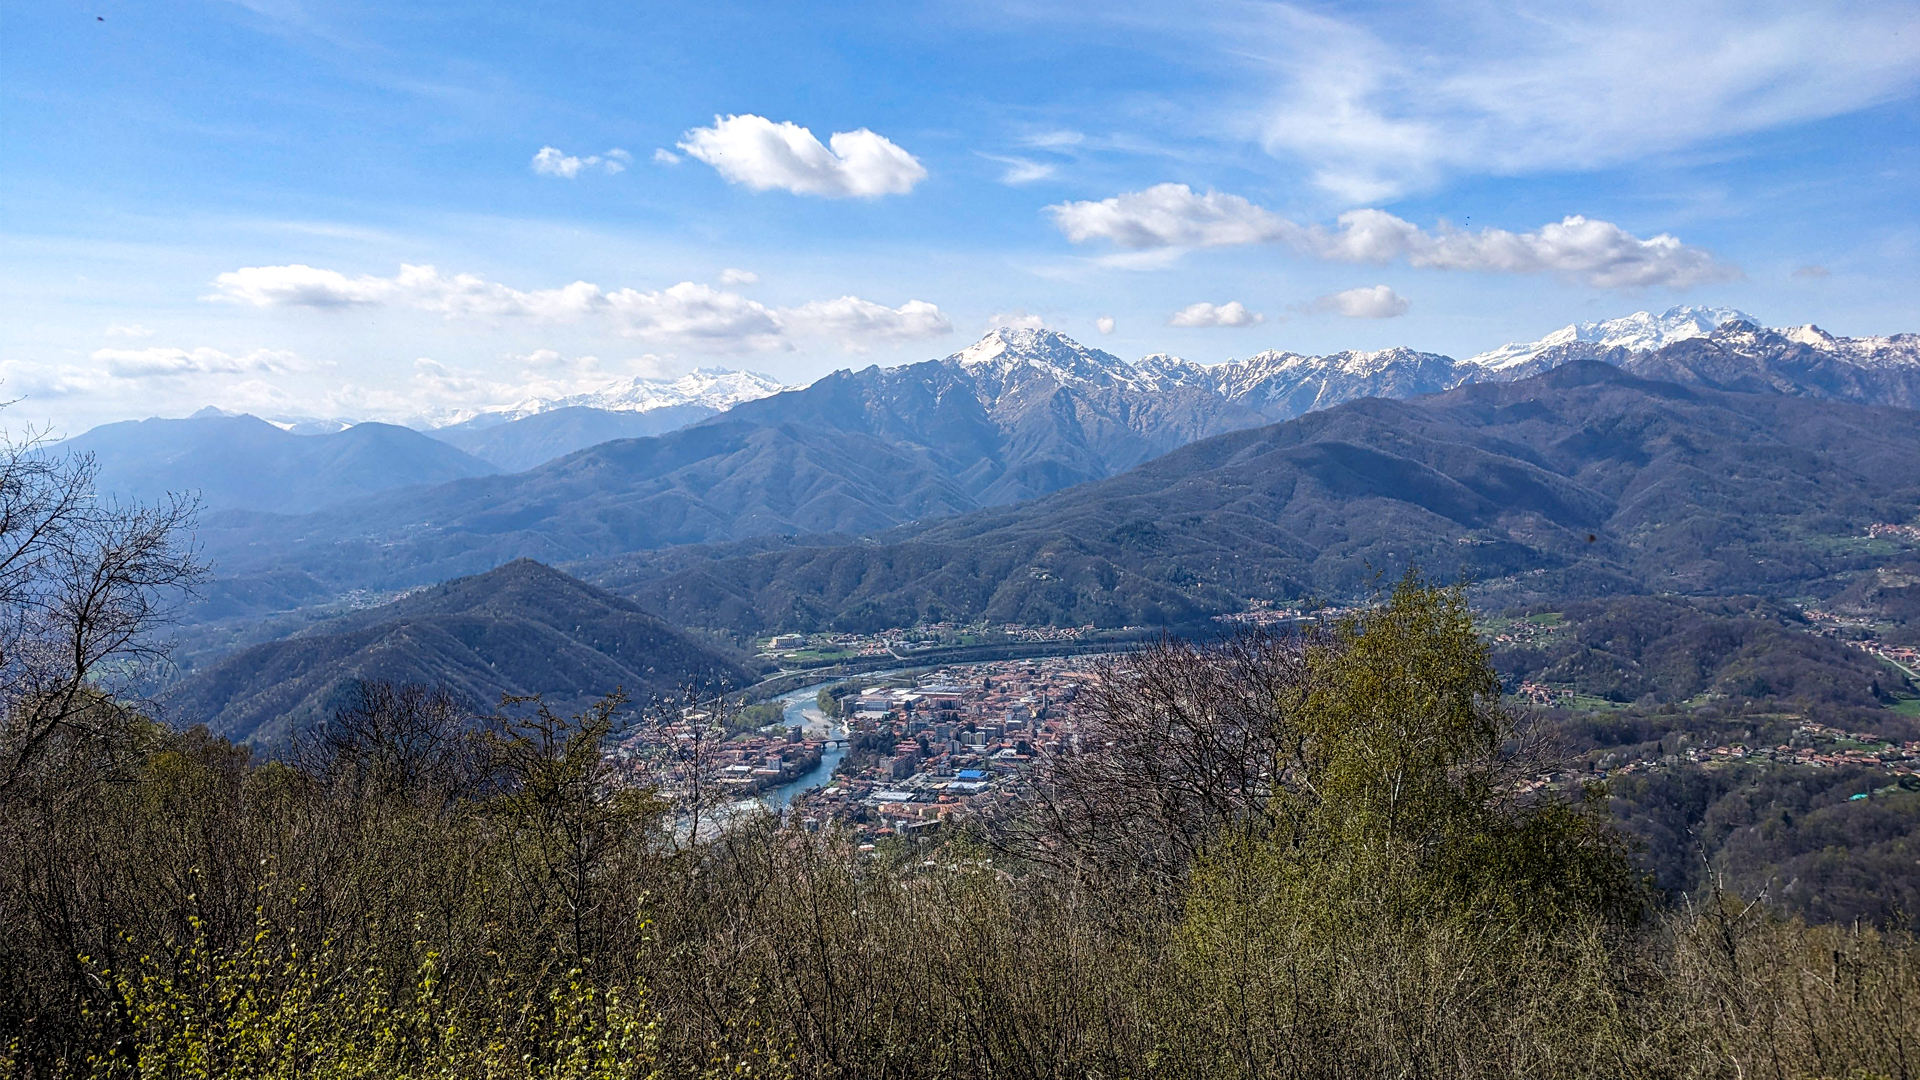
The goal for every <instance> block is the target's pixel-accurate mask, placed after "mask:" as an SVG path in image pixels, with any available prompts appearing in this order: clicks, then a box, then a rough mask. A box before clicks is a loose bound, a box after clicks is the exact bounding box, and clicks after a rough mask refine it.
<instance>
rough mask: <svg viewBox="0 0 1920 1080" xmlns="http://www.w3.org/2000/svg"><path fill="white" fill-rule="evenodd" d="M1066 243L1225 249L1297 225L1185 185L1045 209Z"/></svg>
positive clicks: (1162, 186) (1274, 236)
mask: <svg viewBox="0 0 1920 1080" xmlns="http://www.w3.org/2000/svg"><path fill="white" fill-rule="evenodd" d="M1047 212H1048V213H1049V214H1052V215H1053V223H1054V224H1055V225H1057V226H1059V228H1060V231H1061V232H1063V233H1065V234H1066V237H1067V239H1068V240H1071V241H1073V242H1074V243H1076V244H1084V243H1086V242H1087V241H1089V240H1096V239H1099V240H1110V241H1112V242H1113V243H1115V244H1118V245H1120V246H1121V247H1124V248H1133V249H1135V250H1145V249H1150V248H1168V247H1182V248H1194V247H1226V246H1230V245H1235V244H1258V243H1264V242H1266V241H1270V240H1278V239H1281V238H1283V237H1285V236H1288V235H1290V234H1291V232H1293V231H1297V230H1298V229H1299V226H1297V225H1294V224H1293V223H1292V222H1290V221H1288V220H1286V219H1285V218H1282V217H1280V216H1279V215H1277V214H1274V213H1272V212H1271V211H1268V210H1263V209H1261V208H1260V207H1258V206H1255V205H1254V204H1252V203H1250V202H1248V201H1247V200H1246V199H1243V198H1241V197H1240V196H1238V195H1227V194H1224V193H1221V192H1217V191H1209V192H1207V193H1206V194H1204V195H1196V194H1194V191H1193V189H1192V188H1189V187H1188V186H1187V185H1185V184H1155V185H1154V186H1153V187H1150V188H1147V189H1146V190H1145V191H1129V192H1127V193H1125V194H1123V195H1115V196H1114V197H1113V198H1111V199H1101V200H1100V201H1099V202H1091V201H1089V202H1066V203H1060V204H1058V205H1055V206H1049V207H1047Z"/></svg>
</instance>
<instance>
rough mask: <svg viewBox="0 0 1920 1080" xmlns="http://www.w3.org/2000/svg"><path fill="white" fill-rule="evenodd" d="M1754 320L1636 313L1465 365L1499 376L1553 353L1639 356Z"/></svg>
mask: <svg viewBox="0 0 1920 1080" xmlns="http://www.w3.org/2000/svg"><path fill="white" fill-rule="evenodd" d="M1753 321H1755V320H1754V318H1753V316H1751V315H1748V314H1746V313H1745V312H1742V311H1739V310H1736V309H1734V308H1729V307H1687V306H1680V307H1671V308H1668V309H1667V310H1665V311H1663V312H1661V313H1660V314H1658V315H1655V314H1652V313H1651V312H1646V311H1636V312H1634V313H1633V314H1631V315H1627V316H1623V317H1621V318H1618V319H1603V320H1601V321H1599V322H1584V323H1574V324H1573V325H1572V326H1566V327H1562V328H1561V329H1559V330H1555V331H1554V332H1553V333H1551V334H1548V335H1547V336H1545V337H1543V338H1541V339H1540V340H1538V341H1526V342H1514V343H1511V344H1507V345H1502V346H1501V347H1500V348H1498V349H1494V350H1492V351H1490V352H1483V353H1481V354H1479V355H1478V356H1472V357H1468V358H1467V359H1466V360H1465V361H1463V362H1464V363H1467V364H1474V365H1477V366H1479V367H1483V368H1488V369H1490V370H1493V371H1503V370H1506V369H1508V368H1513V367H1518V366H1520V365H1522V364H1525V363H1527V362H1528V361H1530V360H1533V359H1535V358H1537V357H1539V356H1541V355H1542V354H1544V353H1547V352H1550V351H1553V350H1556V349H1557V350H1562V351H1566V350H1568V348H1569V347H1571V346H1576V345H1585V346H1589V347H1591V349H1592V351H1594V352H1599V351H1601V350H1605V349H1613V348H1622V349H1628V350H1631V351H1634V352H1643V351H1646V350H1648V349H1658V348H1663V347H1665V346H1667V345H1671V344H1673V343H1674V342H1676V341H1686V340H1688V339H1690V338H1701V337H1706V336H1707V335H1709V334H1711V333H1713V332H1714V331H1715V330H1718V329H1719V328H1720V327H1722V326H1724V325H1726V324H1727V323H1730V322H1753Z"/></svg>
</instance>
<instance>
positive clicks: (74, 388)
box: [0, 346, 319, 414]
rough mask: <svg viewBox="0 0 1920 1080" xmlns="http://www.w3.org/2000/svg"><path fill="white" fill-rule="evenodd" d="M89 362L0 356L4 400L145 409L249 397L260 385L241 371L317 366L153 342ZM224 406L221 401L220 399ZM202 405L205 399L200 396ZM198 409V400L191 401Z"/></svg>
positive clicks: (280, 355)
mask: <svg viewBox="0 0 1920 1080" xmlns="http://www.w3.org/2000/svg"><path fill="white" fill-rule="evenodd" d="M88 359H89V360H90V361H92V362H91V363H45V362H40V361H32V360H20V359H7V360H4V361H0V386H4V387H5V390H6V393H7V395H8V396H9V397H16V396H17V397H24V398H26V399H28V400H30V401H32V400H38V401H58V400H65V401H69V402H79V403H83V406H84V408H83V411H93V410H118V411H120V412H121V413H122V414H125V413H138V412H140V411H142V410H145V411H147V412H149V413H150V412H151V411H152V410H153V409H155V408H159V407H164V405H165V404H166V403H168V402H170V401H173V400H175V399H176V398H177V397H178V396H180V395H193V396H196V397H201V398H203V399H204V397H206V396H209V395H215V396H223V397H225V398H232V397H233V395H235V394H240V395H241V398H240V400H246V401H252V400H256V399H258V397H259V393H260V388H261V387H262V386H264V385H265V384H263V383H262V382H261V381H260V380H259V379H257V378H245V377H247V376H261V375H270V376H275V377H280V376H286V375H290V374H295V373H299V372H309V371H313V370H315V369H316V368H317V367H318V366H319V365H316V364H313V363H310V362H308V361H306V360H304V359H302V358H301V357H300V356H299V355H297V354H295V353H291V352H286V351H284V350H279V349H253V350H250V351H248V352H244V353H229V352H225V351H223V350H220V349H214V348H209V347H204V346H203V347H200V348H194V349H180V348H170V347H165V346H156V347H153V348H146V349H96V350H95V351H94V352H93V353H92V354H90V356H89V358H88ZM223 403H224V402H223ZM200 404H205V401H204V400H201V401H200ZM195 407H196V408H197V407H198V406H197V405H196V406H195Z"/></svg>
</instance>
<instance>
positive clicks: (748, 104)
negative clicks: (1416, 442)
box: [0, 0, 1920, 433]
mask: <svg viewBox="0 0 1920 1080" xmlns="http://www.w3.org/2000/svg"><path fill="white" fill-rule="evenodd" d="M5 3H6V7H5V15H4V23H5V27H6V29H5V33H4V34H0V94H3V95H4V97H3V98H0V177H3V178H4V181H3V182H0V241H3V245H4V246H3V247H0V286H3V289H0V377H4V379H5V383H4V385H3V386H0V392H4V393H6V394H7V395H8V396H13V397H19V398H20V399H21V400H19V401H18V402H17V403H16V404H14V405H13V406H11V407H10V408H9V409H8V410H7V413H6V414H5V417H4V420H5V422H6V424H7V426H9V427H12V428H15V429H16V430H17V429H18V428H19V427H20V426H22V425H25V424H52V425H54V426H55V428H56V429H57V430H59V431H64V432H69V433H71V432H73V431H77V430H79V429H81V428H83V427H85V426H87V425H90V424H93V423H98V422H101V421H105V420H112V419H121V418H127V417H136V416H146V415H153V414H160V415H181V414H184V413H186V412H189V411H192V410H193V409H194V408H197V407H199V406H201V405H204V404H216V405H221V406H223V407H228V408H244V409H249V410H252V411H257V412H260V413H262V414H275V415H298V414H309V415H313V414H318V415H347V416H356V417H381V418H388V419H400V418H405V417H410V416H412V417H418V416H424V415H430V414H433V413H434V412H436V411H444V410H447V409H456V408H473V407H480V406H484V405H486V404H495V403H501V402H504V401H506V400H512V399H513V398H515V397H518V396H526V395H528V394H553V393H560V392H566V391H568V390H577V389H585V388H587V387H589V386H591V385H595V384H599V383H605V382H608V381H611V380H613V379H615V378H621V377H630V376H632V375H635V374H647V375H671V374H675V373H679V372H684V371H686V370H688V369H689V368H691V367H694V366H696V365H720V366H727V367H737V368H749V369H754V370H760V371H765V372H768V373H770V374H773V375H775V376H777V377H779V378H782V379H785V380H789V381H795V382H798V381H805V380H807V379H810V378H813V377H816V376H818V375H820V374H823V373H824V372H826V371H829V370H832V369H833V368H836V367H845V366H864V365H866V364H868V363H883V364H891V363H900V362H907V361H911V360H918V359H925V358H927V357H932V356H941V355H945V354H947V353H950V352H952V351H954V350H956V349H958V348H960V347H963V346H964V345H966V344H968V343H969V342H971V341H972V340H974V339H975V338H976V337H977V336H978V335H979V334H981V333H982V332H983V331H985V330H986V329H988V328H989V327H990V326H992V325H994V324H995V323H1001V322H1009V321H1019V320H1026V321H1029V322H1038V323H1043V324H1045V325H1048V326H1052V327H1055V328H1057V329H1060V330H1062V331H1064V332H1066V333H1068V334H1071V335H1073V336H1075V337H1077V338H1080V339H1082V340H1085V341H1088V342H1089V343H1093V344H1097V345H1099V346H1101V347H1103V348H1106V349H1109V350H1110V351H1113V352H1116V353H1118V354H1120V355H1121V356H1124V357H1128V358H1132V357H1137V356H1139V355H1141V354H1144V353H1147V352H1155V351H1168V352H1174V353H1177V354H1180V355H1183V356H1187V357H1189V358H1191V359H1195V360H1200V361H1207V362H1211V361H1216V360H1222V359H1226V358H1228V357H1231V356H1245V355H1248V354H1250V353H1253V352H1256V351H1259V350H1261V349H1266V348H1283V349H1294V350H1299V351H1305V352H1324V351H1331V350H1336V349H1341V348H1380V347H1385V346H1389V345H1410V346H1413V347H1416V348H1422V349H1431V350H1435V351H1441V352H1448V353H1452V354H1454V355H1468V354H1471V353H1474V352H1478V351H1481V350H1483V349H1488V348H1492V347H1494V346H1497V345H1499V344H1502V343H1503V342H1506V341H1510V340H1526V339H1531V338H1536V337H1539V336H1540V335H1542V334H1543V333H1545V332H1547V331H1549V330H1552V329H1554V328H1556V327H1559V326H1562V325H1565V324H1566V323H1569V322H1573V321H1576V320H1586V319H1595V318H1604V317H1609V316H1613V315H1619V314H1625V313H1628V312H1631V311H1635V310H1641V309H1653V310H1659V309H1661V308H1664V307H1667V306H1670V305H1672V304H1676V303H1701V304H1728V305H1731V306H1735V307H1740V308H1743V309H1745V310H1748V311H1750V312H1752V313H1754V314H1755V315H1757V316H1759V317H1760V318H1762V319H1763V320H1764V321H1766V322H1769V323H1772V324H1775V325H1788V324H1797V323H1804V322H1816V323H1819V324H1820V325H1822V326H1824V327H1826V328H1828V329H1829V330H1831V331H1834V332H1836V333H1843V334H1884V333H1895V332H1906V331H1920V315H1916V312H1915V310H1914V304H1913V301H1912V297H1913V296H1914V295H1916V286H1920V220H1917V219H1916V214H1917V213H1920V211H1917V210H1916V207H1917V206H1920V200H1916V199H1915V198H1914V192H1915V191H1916V190H1920V185H1917V184H1916V179H1920V138H1916V135H1917V134H1920V131H1917V128H1920V122H1916V119H1915V111H1914V108H1913V106H1914V101H1915V95H1916V91H1917V90H1920V8H1916V7H1915V6H1914V5H1912V4H1910V3H1903V4H1829V3H1820V2H1803V3H1794V4H1785V3H1782V4H1742V5H1738V6H1717V5H1714V4H1698V5H1673V4H1670V3H1669V4H1660V5H1654V4H1632V3H1624V4H1621V3H1615V4H1604V5H1598V4H1596V5H1592V6H1579V5H1561V6H1559V7H1557V8H1556V10H1555V11H1553V12H1552V13H1550V14H1547V15H1542V14H1541V13H1540V12H1539V11H1538V10H1537V8H1538V7H1539V5H1517V4H1512V5H1502V4H1491V3H1489V4H1461V5H1432V4H1424V3H1385V4H1377V5H1353V4H1347V5H1339V6H1321V7H1316V6H1311V5H1286V4H1260V3H1199V4H1182V5H1162V6H1151V5H1137V6H1130V5H1126V4H1118V5H1112V6H1109V7H1107V8H1106V9H1105V10H1104V12H1103V13H1100V14H1089V13H1088V12H1087V11H1086V10H1085V8H1086V5H1068V4H1050V3H1044V2H1040V3H1031V2H1030V3H1010V4H998V5H994V4H946V5H927V6H912V5H905V4H899V3H889V4H866V3H857V2H856V3H840V4H833V5H811V6H807V5H792V4H783V5H776V4H734V3H725V2H721V3H711V2H709V3H702V4H699V5H664V4H660V5H634V4H631V3H623V4H613V3H606V4H588V3H549V4H539V5H528V4H514V5H491V4H487V3H484V2H477V0H476V2H463V3H445V4H442V3H406V4H395V3H364V4H362V3H331V2H323V0H246V2H241V3H233V2H227V0H176V2H174V3H170V4H166V5H155V4H151V3H134V2H130V0H87V2H84V3H81V2H75V0H42V2H36V3H31V4H29V3H24V2H20V0H5ZM836 134H839V135H840V138H839V139H837V140H836V139H835V138H834V136H835V135H836ZM548 148H551V149H548ZM616 151H618V152H617V153H616ZM1569 219H1572V220H1569ZM403 266H404V267H412V268H414V269H412V270H403V269H402V268H403ZM426 268H431V269H430V270H429V269H426ZM1196 305H1208V306H1196ZM1182 312H1184V313H1185V314H1180V313H1182ZM1103 320H1110V322H1103ZM1105 327H1110V329H1105Z"/></svg>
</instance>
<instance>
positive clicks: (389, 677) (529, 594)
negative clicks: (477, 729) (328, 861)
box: [162, 559, 749, 744]
mask: <svg viewBox="0 0 1920 1080" xmlns="http://www.w3.org/2000/svg"><path fill="white" fill-rule="evenodd" d="M368 681H383V682H391V683H401V684H407V683H411V684H422V685H430V686H434V687H437V688H439V689H442V690H445V691H446V692H448V693H450V694H451V695H453V697H454V698H455V699H456V700H457V701H458V702H460V703H461V704H462V705H464V706H465V707H466V708H468V709H472V710H485V709H488V708H490V707H492V706H493V705H495V704H496V703H497V702H498V701H499V700H500V696H501V695H502V694H514V695H529V694H541V695H544V696H545V697H546V698H547V699H548V700H549V701H550V702H551V703H552V704H553V705H554V706H555V707H556V708H561V709H567V708H572V707H577V706H579V705H581V704H583V703H584V702H585V701H586V700H589V699H591V698H593V697H596V696H598V695H599V694H603V693H607V692H609V691H611V690H613V689H615V688H616V687H617V688H620V689H624V690H625V691H626V692H627V693H629V694H631V695H633V696H635V697H636V698H640V699H643V700H644V699H645V698H646V697H648V696H650V695H654V694H672V693H676V692H678V691H680V690H683V689H687V688H690V687H698V688H702V689H705V690H710V691H717V690H722V689H727V688H730V687H734V686H738V685H742V684H744V683H745V682H747V681H749V676H748V674H747V672H746V671H745V670H744V669H743V668H742V667H741V666H740V665H739V664H738V663H737V662H735V660H733V659H732V658H730V657H728V656H726V655H723V654H722V653H720V652H718V651H716V650H715V649H714V648H712V647H711V646H709V645H706V644H703V643H701V642H699V641H696V640H695V639H693V638H690V637H688V636H687V635H685V634H682V633H680V632H679V631H676V630H674V629H673V628H672V627H670V626H667V625H666V624H665V623H663V622H661V621H660V620H659V619H657V618H655V617H653V616H652V615H649V614H647V613H645V612H644V611H641V610H640V609H639V608H637V607H635V606H634V605H633V604H632V603H631V602H629V601H626V600H622V599H620V598H619V597H616V596H612V595H610V594H608V593H605V592H602V591H601V590H599V589H596V588H594V587H592V586H590V585H587V584H585V583H583V582H580V581H576V580H574V579H573V578H570V577H568V576H567V575H565V574H562V573H560V572H559V571H557V570H554V569H552V568H550V567H546V566H542V565H540V564H539V563H536V562H533V561H532V560H528V559H521V560H518V561H516V562H511V563H508V564H507V565H505V566H502V567H500V568H498V569H496V570H493V571H490V572H488V573H486V574H481V575H479V576H476V577H469V578H462V579H459V580H457V581H450V582H447V583H446V584H444V585H436V586H433V587H432V588H428V589H423V590H421V591H419V592H417V593H414V594H412V595H410V596H407V597H405V598H404V599H401V600H398V601H395V602H393V603H390V604H385V605H382V606H380V607H376V608H370V609H368V610H365V611H360V612H356V613H353V614H351V615H345V616H341V617H339V618H335V619H330V620H327V621H324V622H321V623H318V624H315V625H314V626H311V627H309V628H308V629H306V630H304V631H302V632H300V633H299V634H296V635H295V636H293V637H289V638H286V639H283V640H280V641H274V642H269V643H266V644H262V645H256V646H254V647H252V648H248V649H243V650H241V651H240V652H238V653H235V654H234V655H232V656H230V657H227V658H226V659H224V660H222V661H220V662H218V663H216V664H213V665H211V666H209V667H207V668H205V669H203V670H201V671H198V672H195V673H193V674H191V675H189V676H188V677H186V678H185V679H183V680H181V681H180V682H178V683H176V684H175V685H174V686H172V687H170V688H169V689H168V690H167V691H166V692H165V694H164V695H163V697H162V703H163V705H164V706H165V709H166V714H167V715H168V717H169V718H170V719H172V720H174V721H175V722H177V723H204V724H206V725H207V726H208V728H210V729H211V730H212V731H214V732H216V733H218V734H220V735H222V736H225V737H227V738H230V739H233V740H234V741H236V742H242V741H244V742H250V743H254V744H271V743H275V742H279V741H281V740H283V739H285V738H286V737H287V736H288V735H289V734H290V733H292V732H294V731H297V730H299V729H300V728H302V727H304V726H306V725H307V724H310V723H312V722H313V721H316V720H319V719H322V718H324V717H326V716H328V715H330V714H331V713H332V712H333V711H335V710H336V709H338V708H339V707H341V704H342V702H344V701H345V700H347V698H348V696H349V695H350V694H351V693H352V692H353V690H354V688H355V686H356V685H357V684H359V683H362V682H368Z"/></svg>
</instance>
